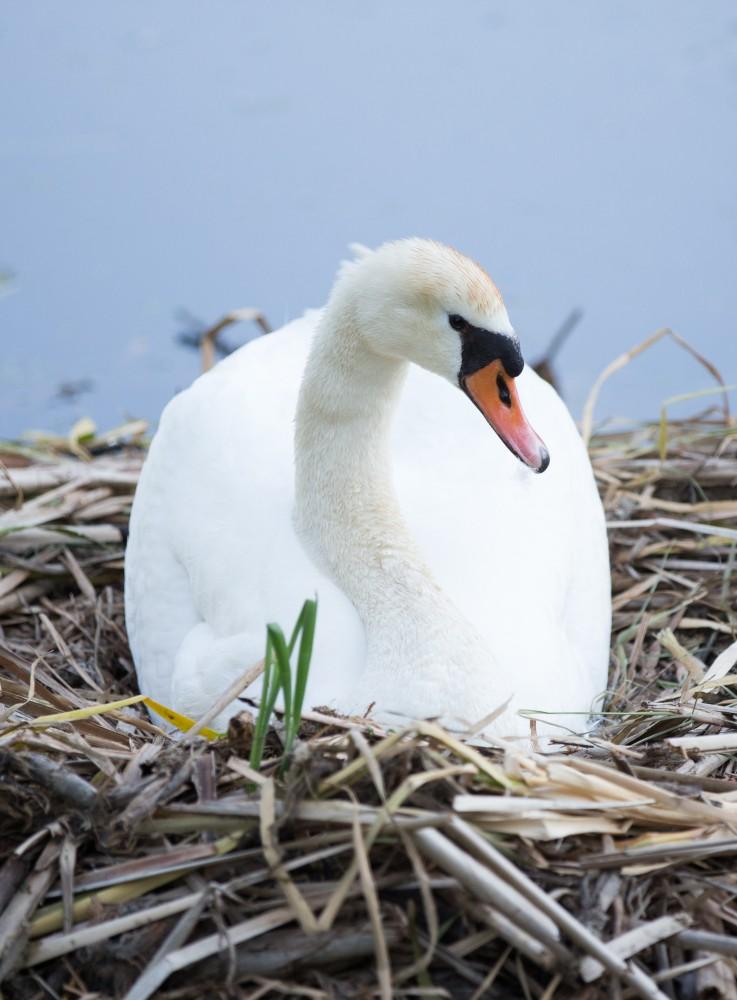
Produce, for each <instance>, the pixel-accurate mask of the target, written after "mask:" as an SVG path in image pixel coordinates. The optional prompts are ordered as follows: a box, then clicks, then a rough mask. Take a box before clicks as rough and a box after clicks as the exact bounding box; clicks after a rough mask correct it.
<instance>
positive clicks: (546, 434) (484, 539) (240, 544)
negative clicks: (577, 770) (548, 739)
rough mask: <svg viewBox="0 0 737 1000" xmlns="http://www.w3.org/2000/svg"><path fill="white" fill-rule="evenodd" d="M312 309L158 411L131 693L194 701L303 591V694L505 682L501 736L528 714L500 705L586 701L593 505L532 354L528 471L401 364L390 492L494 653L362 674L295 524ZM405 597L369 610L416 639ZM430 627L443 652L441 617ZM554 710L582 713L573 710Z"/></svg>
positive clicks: (137, 533) (583, 460)
mask: <svg viewBox="0 0 737 1000" xmlns="http://www.w3.org/2000/svg"><path fill="white" fill-rule="evenodd" d="M359 266H360V265H359ZM502 308H503V307H502ZM320 315H321V314H320V313H310V314H307V315H306V316H304V317H303V318H301V319H298V320H296V321H294V322H292V323H290V324H288V325H287V326H285V327H283V328H282V329H281V330H278V331H277V332H275V333H273V334H270V335H269V336H266V337H262V338H260V339H257V340H254V341H252V342H251V343H249V344H247V345H246V346H245V347H243V348H241V349H240V350H239V351H237V352H235V353H234V354H233V355H231V356H230V357H228V358H227V359H225V360H224V361H222V362H221V363H220V364H218V365H217V366H216V367H215V368H214V369H213V370H212V371H211V372H209V373H207V374H206V375H203V376H201V377H200V378H199V379H197V380H196V381H195V382H194V384H193V385H192V386H191V387H190V388H189V389H187V390H185V391H184V392H182V393H180V394H179V395H178V396H177V397H175V399H173V400H172V402H171V403H170V404H169V405H168V406H167V408H166V410H165V411H164V414H163V416H162V419H161V422H160V426H159V429H158V432H157V434H156V436H155V438H154V441H153V443H152V446H151V450H150V454H149V456H148V459H147V461H146V463H145V466H144V470H143V474H142V476H141V481H140V484H139V487H138V492H137V495H136V499H135V504H134V509H133V514H132V518H131V530H130V540H129V546H128V553H127V558H126V611H127V623H128V631H129V635H130V641H131V647H132V650H133V655H134V659H135V662H136V667H137V670H138V675H139V682H140V686H141V690H142V691H144V692H145V693H147V694H149V695H150V696H152V697H153V698H155V699H156V700H158V701H161V702H163V703H165V704H168V705H171V706H173V707H175V708H177V709H179V710H180V711H184V712H186V713H188V714H191V715H195V716H196V715H198V714H201V713H202V712H204V711H205V710H206V709H207V708H208V707H209V705H210V703H211V702H212V700H213V699H214V698H215V696H217V694H219V693H220V692H221V691H222V690H223V689H224V688H225V687H226V686H227V684H228V683H229V681H230V680H232V679H233V678H234V677H235V676H236V675H237V674H239V673H241V672H242V671H243V670H244V668H245V667H246V666H247V665H248V664H249V663H253V662H256V661H257V660H258V659H259V658H260V657H261V656H262V655H263V648H264V640H265V628H264V626H265V624H266V623H267V622H270V621H276V622H279V623H280V624H282V626H283V627H284V628H285V630H286V629H289V628H291V626H292V624H293V622H294V620H295V619H296V616H297V613H298V611H299V609H300V607H301V605H302V602H303V601H304V599H305V598H306V597H307V596H311V595H313V594H317V595H318V597H319V613H318V627H317V635H316V645H315V651H314V655H313V666H312V670H311V675H310V682H309V686H308V693H307V705H308V706H319V705H332V706H335V707H336V708H338V709H342V710H348V711H357V710H360V709H362V708H365V707H366V705H367V703H366V704H362V703H360V702H359V701H358V699H360V698H367V699H370V700H377V702H378V703H379V707H380V709H382V710H383V711H388V712H391V711H397V712H399V713H402V714H408V715H413V716H421V715H434V714H450V715H455V716H460V717H461V718H465V719H468V720H469V721H475V720H476V719H478V718H480V717H482V716H483V715H485V714H487V713H488V712H489V711H491V710H492V709H493V708H494V707H495V706H496V705H498V704H500V703H501V702H503V701H504V700H505V699H506V698H507V697H509V696H510V695H512V696H513V698H512V702H511V705H510V708H509V709H508V710H507V712H506V713H505V714H504V716H502V720H501V721H500V722H498V723H497V724H496V729H497V732H501V733H503V734H505V735H508V734H511V733H512V732H522V733H524V732H525V731H526V729H527V724H526V723H525V722H523V721H521V720H520V719H519V718H516V717H515V715H514V710H515V709H520V708H521V709H533V710H539V711H546V712H553V713H555V712H569V711H574V712H580V713H585V712H587V711H588V710H589V709H590V708H591V707H592V704H593V702H594V701H595V699H596V698H597V696H599V695H600V694H601V693H602V692H603V691H604V688H605V686H606V669H607V659H608V641H609V619H610V603H609V572H608V554H607V546H606V535H605V528H604V523H603V514H602V509H601V504H600V502H599V498H598V495H597V492H596V487H595V484H594V481H593V476H592V472H591V468H590V465H589V461H588V457H587V455H586V452H585V449H584V447H583V444H582V442H581V439H580V437H579V435H578V432H577V430H576V427H575V425H574V423H573V421H572V419H571V417H570V415H569V413H568V411H567V410H566V407H565V406H564V404H563V403H562V401H561V400H560V398H559V397H558V395H557V394H556V393H555V391H554V390H553V389H552V388H551V387H550V386H549V385H548V384H547V383H545V382H544V381H542V380H541V379H540V378H539V377H538V376H537V375H536V374H535V373H534V371H532V370H531V369H530V368H529V367H526V368H525V370H524V371H523V373H522V374H521V376H520V377H519V378H518V379H517V387H518V391H519V396H520V400H521V403H522V407H523V409H524V411H525V413H526V415H527V417H528V419H529V421H530V423H531V424H532V426H533V427H534V428H535V429H536V430H537V431H538V432H539V433H540V435H541V436H542V437H543V439H544V440H545V443H546V445H547V447H548V450H549V452H550V455H551V464H550V467H549V469H548V470H547V471H546V472H545V473H544V474H543V475H535V474H534V473H532V472H531V471H530V470H529V469H527V468H526V467H524V466H523V465H522V464H521V463H520V462H519V461H518V460H517V459H516V458H515V457H514V456H513V455H512V454H511V453H510V452H509V451H507V449H506V448H505V447H504V446H503V444H502V443H501V442H500V441H499V439H498V438H497V437H496V435H495V434H494V433H493V432H492V431H491V430H490V428H489V426H488V425H487V423H486V422H485V421H484V419H483V418H482V416H481V415H480V414H479V412H478V411H477V410H476V409H475V408H474V407H473V406H472V405H470V403H469V401H468V399H467V398H466V397H465V396H464V395H463V393H461V392H460V391H459V389H458V388H457V387H455V386H453V385H451V384H449V383H448V382H447V381H444V380H443V379H442V378H439V377H438V376H437V375H435V374H431V373H430V372H428V371H425V370H423V369H422V368H419V367H417V366H416V365H410V366H409V370H408V375H407V379H406V382H405V384H404V388H403V391H402V393H401V396H400V398H399V403H398V406H397V409H396V413H395V416H394V420H393V424H392V428H391V463H392V469H393V476H394V486H395V490H396V494H397V498H398V501H399V505H400V507H401V511H402V515H403V518H404V521H405V523H406V525H407V527H408V529H409V532H410V534H411V535H412V536H413V537H414V540H415V541H416V543H417V546H418V547H419V549H420V551H421V552H422V554H423V555H424V558H425V561H426V563H427V564H428V565H429V567H430V569H431V571H432V574H433V576H434V578H435V581H436V582H437V584H439V586H440V588H441V590H442V591H443V592H444V593H445V595H447V597H448V598H450V600H451V601H452V603H453V604H454V605H455V607H456V608H457V609H459V611H460V612H461V614H462V616H463V618H464V619H466V620H467V621H468V622H470V623H471V625H472V626H473V627H474V628H475V630H476V631H477V632H478V633H480V635H481V637H482V639H483V640H484V641H485V643H486V646H487V647H488V650H489V651H490V653H491V656H490V657H488V658H486V659H485V660H484V663H483V666H482V667H479V666H478V664H476V663H473V662H471V661H472V660H473V657H469V660H468V663H469V667H468V672H466V671H465V669H464V668H463V667H459V666H458V665H457V664H456V665H455V666H454V669H453V670H449V671H445V670H444V668H441V667H437V668H436V667H434V666H433V662H431V660H428V661H427V662H428V664H429V666H428V667H427V670H428V671H429V672H430V673H431V674H432V676H427V677H423V676H421V675H419V674H421V671H418V670H417V669H413V670H410V671H408V672H407V675H406V676H405V675H403V674H402V672H401V664H400V665H399V666H398V667H397V666H396V665H395V666H394V667H393V674H394V676H393V677H392V675H389V676H387V675H383V676H380V677H379V676H378V675H377V679H376V685H377V689H375V690H372V689H371V687H370V686H369V687H368V688H367V687H366V686H365V684H364V682H363V681H362V680H361V675H362V674H363V672H364V668H365V663H366V655H367V654H366V638H365V630H364V625H363V623H362V621H361V618H360V617H359V614H358V612H357V611H356V609H355V608H354V606H353V604H352V603H351V602H350V600H349V599H348V598H347V597H346V596H345V594H344V593H343V592H342V590H341V589H340V587H339V586H337V585H336V583H335V582H333V579H331V578H330V577H329V576H327V575H326V574H325V573H324V572H322V571H321V570H320V569H318V568H317V567H316V565H315V563H314V561H313V559H312V558H311V557H310V556H309V555H308V554H307V552H306V550H305V547H304V545H303V543H302V541H301V540H300V537H298V535H297V533H296V531H295V528H294V526H293V507H294V444H293V437H294V419H295V410H296V407H297V398H298V393H299V387H300V380H301V378H302V375H303V372H304V370H305V364H306V361H307V356H308V351H309V349H310V345H311V342H312V339H313V337H314V336H315V330H316V328H318V326H319V321H320ZM505 316H506V314H505ZM404 598H405V599H407V600H409V601H410V604H409V607H410V613H407V610H406V607H405V608H404V609H403V610H402V613H401V616H399V614H398V620H396V621H391V622H386V623H384V624H385V625H386V634H387V635H388V636H391V634H392V630H394V633H396V631H397V630H401V631H403V632H405V633H407V634H408V636H409V641H410V642H411V640H412V639H413V636H412V629H413V627H415V625H416V623H414V622H413V620H412V614H411V595H409V597H408V596H407V595H406V594H405V595H404ZM381 613H382V614H384V615H385V616H389V617H390V616H391V610H389V611H386V612H381ZM439 624H440V625H441V626H442V623H439ZM416 627H417V628H419V625H417V626H416ZM439 631H442V627H441V629H440V630H439ZM445 631H446V632H447V633H448V635H447V642H448V644H449V646H448V648H451V647H452V643H453V622H452V621H450V622H449V623H448V628H447V629H445ZM417 638H420V637H417ZM465 662H466V661H465V660H464V663H465ZM433 671H435V673H434V674H433ZM482 674H483V675H482ZM480 678H481V679H480ZM438 708H440V711H438ZM227 714H228V713H225V716H224V717H223V718H221V720H220V722H221V723H222V722H224V720H225V717H226V716H227ZM560 721H561V722H562V723H564V724H566V725H569V726H570V727H571V728H574V729H575V728H576V727H577V726H578V728H582V726H583V724H584V723H585V716H583V715H580V716H578V717H576V716H571V717H567V716H566V717H563V718H561V719H560Z"/></svg>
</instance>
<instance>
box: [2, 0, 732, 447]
mask: <svg viewBox="0 0 737 1000" xmlns="http://www.w3.org/2000/svg"><path fill="white" fill-rule="evenodd" d="M75 11H76V12H77V15H78V16H77V17H75V18H74V19H71V18H69V17H68V16H67V12H66V10H65V8H63V7H60V6H59V5H57V4H54V3H52V2H51V0H39V2H37V3H34V4H17V5H14V6H11V7H10V8H9V9H8V10H7V11H6V12H5V17H4V23H3V25H2V28H1V29H0V93H2V94H4V95H5V100H4V101H3V129H2V132H1V133H0V181H1V183H0V272H2V274H3V276H4V280H1V279H0V286H1V287H0V328H1V329H2V333H3V352H2V358H1V360H0V407H1V408H2V412H1V417H2V426H0V433H1V434H5V435H7V434H14V433H17V432H19V431H20V430H22V429H23V428H25V427H28V426H39V425H45V426H46V427H49V428H51V429H63V428H65V427H67V426H68V425H69V423H70V422H71V421H72V420H73V419H74V418H75V417H76V416H78V415H80V414H81V413H83V412H84V413H86V412H89V413H91V414H93V415H94V416H95V417H96V418H97V419H98V421H99V423H100V424H102V425H106V424H112V423H115V422H118V421H119V420H120V419H121V418H122V417H124V416H126V415H145V416H148V417H151V418H155V417H156V415H157V414H158V412H159V410H160V408H161V406H162V405H163V403H164V402H165V401H166V399H167V398H168V397H169V396H170V395H171V394H172V393H173V392H174V391H175V390H176V389H177V388H179V387H181V386H183V385H186V384H187V383H188V382H189V381H190V379H191V378H192V376H193V375H194V374H195V373H196V371H197V367H198V359H197V357H196V355H195V354H193V353H191V352H188V351H186V350H183V349H182V348H181V347H180V346H178V344H177V334H179V333H181V332H182V331H183V329H185V328H186V324H183V323H182V314H181V310H186V311H187V312H188V313H189V314H191V316H193V317H196V318H198V319H201V320H202V322H204V323H209V322H212V321H214V320H215V319H217V318H218V316H219V315H221V314H222V313H224V312H225V311H227V310H229V309H232V308H235V307H239V306H251V305H254V306H259V307H260V308H262V309H263V310H264V312H265V313H266V315H267V316H268V317H269V319H270V320H271V322H272V324H274V325H279V324H280V323H281V322H283V321H284V320H286V319H288V318H290V317H292V316H294V315H296V314H298V313H299V312H300V311H301V310H302V309H303V308H304V307H306V306H312V305H317V304H320V303H321V302H322V301H323V300H324V297H325V295H326V292H327V290H328V288H329V286H330V281H331V278H332V275H333V273H334V270H335V266H336V263H337V261H338V260H339V259H340V257H341V255H342V254H344V253H345V248H346V246H347V244H348V243H349V242H351V241H353V240H359V241H361V242H364V243H367V244H376V243H379V242H381V241H382V240H384V239H387V238H393V237H397V236H402V235H409V234H419V235H429V236H434V237H436V238H438V239H442V240H446V241H448V242H452V243H453V244H455V245H456V246H458V247H459V248H461V249H463V250H465V251H467V252H469V253H470V254H472V255H474V256H475V257H477V258H478V259H479V260H481V261H482V262H483V263H484V264H485V265H486V266H487V267H488V268H489V270H490V271H491V273H492V275H493V276H494V277H495V279H496V280H497V282H498V284H499V285H500V287H501V289H502V291H503V293H504V295H505V298H506V300H507V304H508V306H509V310H510V314H511V316H512V319H513V322H514V323H515V324H516V326H517V329H518V331H519V333H520V335H521V337H522V341H523V346H525V348H526V353H527V355H528V357H529V358H531V359H533V360H534V359H535V357H536V356H537V355H539V354H540V352H541V351H542V350H543V348H544V346H545V345H546V344H547V343H548V342H549V340H550V338H551V337H552V335H553V334H554V332H555V330H556V329H557V328H558V327H559V326H560V324H561V323H563V321H564V320H565V318H566V317H567V316H568V315H569V314H570V312H571V310H572V309H574V308H580V309H581V310H582V311H583V318H582V320H581V322H580V324H579V325H578V326H577V327H576V329H575V330H574V332H573V333H572V335H571V338H570V340H569V341H568V343H567V344H566V345H565V347H564V348H563V350H562V352H561V355H560V357H559V359H558V362H557V369H558V373H559V375H560V378H561V381H562V384H563V388H564V391H565V394H566V396H567V398H568V400H569V402H570V403H571V405H572V408H573V409H574V412H576V413H578V412H580V407H581V404H582V401H583V398H584V396H585V394H586V391H587V389H588V387H589V385H590V384H591V382H592V380H593V378H594V376H595V374H596V373H597V371H598V370H600V368H601V367H602V366H603V365H604V364H605V363H606V362H607V361H609V360H610V359H611V358H612V357H613V356H614V355H615V354H617V353H619V352H620V351H622V350H623V349H625V348H626V347H628V346H630V345H632V344H634V343H636V342H638V341H639V340H641V339H643V338H644V337H645V336H646V335H647V334H649V333H651V332H652V331H653V330H654V329H656V328H657V327H658V326H661V325H663V324H670V325H672V326H673V327H675V328H677V329H678V330H679V331H680V332H681V333H682V334H684V335H685V336H686V337H688V338H689V339H690V340H691V341H692V342H693V343H694V344H695V345H696V346H697V347H698V348H699V349H700V350H701V351H702V352H704V353H705V354H707V355H708V356H709V357H711V358H712V359H713V360H714V361H715V362H716V363H717V364H718V365H719V366H720V367H721V369H722V371H723V373H724V375H725V377H726V378H727V379H728V380H735V379H737V332H736V331H735V317H736V316H737V282H735V274H736V273H737V267H736V265H737V187H736V186H735V184H734V177H735V173H736V170H735V168H736V167H737V162H736V161H737V156H736V153H737V127H736V126H737V121H736V119H737V12H736V9H735V6H734V4H733V3H732V0H714V2H712V3H710V4H709V5H708V6H703V5H694V4H692V3H690V2H689V0H678V2H676V0H652V2H650V3H648V4H647V5H645V4H640V3H639V2H637V0H628V2H623V0H607V2H604V0H601V2H599V3H597V4H587V3H585V2H584V0H560V2H558V3H556V4H554V5H553V4H532V3H526V4H519V3H514V2H512V0H496V2H491V0H468V2H467V3H465V4H456V3H451V2H450V0H433V2H429V0H422V2H420V0H408V2H407V3H404V4H392V3H389V2H388V0H380V2H375V3H372V4H362V3H358V2H357V0H351V2H345V3H341V4H338V3H334V2H333V3H330V2H328V0H316V2H315V3H311V4H300V3H298V2H297V0H280V2H274V3H270V4H259V5H256V4H242V3H235V2H230V0H217V2H214V3H212V4H209V5H208V6H207V8H205V7H203V6H202V5H198V4H182V3H181V2H179V3H175V2H174V0H162V2H160V3H159V4H157V5H155V7H152V6H151V5H149V4H147V3H144V2H143V0H132V2H131V3H128V4H125V5H118V6H111V5H103V6H100V5H98V4H95V3H93V2H92V0H83V2H81V3H79V4H77V5H76V7H75ZM11 272H12V275H11ZM8 292H12V294H7V293H8ZM246 333H248V330H247V328H245V327H244V328H243V330H242V331H236V332H235V333H234V334H233V336H234V337H235V338H236V339H237V336H239V335H240V336H245V335H246ZM707 384H708V378H707V376H706V375H705V374H704V373H703V372H702V371H701V370H700V369H698V368H696V367H694V365H693V363H692V362H691V361H690V360H689V358H688V357H687V355H686V354H685V353H681V352H679V351H677V350H676V349H675V348H674V347H673V346H669V345H665V344H663V345H660V346H659V347H658V348H657V349H656V350H655V351H654V352H653V354H652V356H651V357H649V358H645V359H644V360H642V361H641V362H638V363H637V364H636V365H634V366H631V367H630V368H629V369H627V372H626V374H625V375H622V376H619V378H617V379H614V380H613V381H612V383H611V384H610V385H609V386H607V388H606V389H605V391H604V394H603V396H602V401H601V408H602V412H608V413H622V414H629V415H644V414H653V413H654V412H656V411H657V408H658V405H659V402H660V400H661V399H662V398H663V397H666V396H670V395H673V394H675V393H677V392H682V391H687V390H689V389H697V388H702V387H704V386H706V385H707ZM79 385H82V386H84V389H83V391H80V392H77V391H74V392H68V391H66V390H65V389H64V386H66V387H67V388H68V387H70V386H71V387H75V386H77V387H78V386H79Z"/></svg>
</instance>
